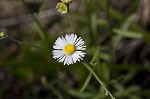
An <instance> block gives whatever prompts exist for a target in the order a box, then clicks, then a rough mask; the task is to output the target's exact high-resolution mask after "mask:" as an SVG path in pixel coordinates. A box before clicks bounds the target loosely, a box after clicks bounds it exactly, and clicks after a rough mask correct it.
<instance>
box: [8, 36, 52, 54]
mask: <svg viewBox="0 0 150 99" xmlns="http://www.w3.org/2000/svg"><path fill="white" fill-rule="evenodd" d="M6 38H7V39H9V40H11V41H13V42H16V43H18V44H19V45H20V46H29V47H33V48H37V49H40V50H45V51H48V52H49V51H50V50H48V49H45V48H41V47H39V46H37V45H33V44H30V43H26V42H22V41H19V40H17V39H14V38H12V37H9V36H6Z"/></svg>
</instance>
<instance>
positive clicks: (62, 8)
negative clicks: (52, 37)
mask: <svg viewBox="0 0 150 99" xmlns="http://www.w3.org/2000/svg"><path fill="white" fill-rule="evenodd" d="M56 9H57V11H58V12H60V13H62V14H65V13H67V12H68V8H67V5H66V4H64V3H62V2H61V3H58V4H57V6H56Z"/></svg>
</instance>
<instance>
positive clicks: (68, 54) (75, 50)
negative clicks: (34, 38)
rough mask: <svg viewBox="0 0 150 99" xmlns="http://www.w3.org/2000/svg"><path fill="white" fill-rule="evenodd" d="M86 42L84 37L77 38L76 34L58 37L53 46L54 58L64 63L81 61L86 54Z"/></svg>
mask: <svg viewBox="0 0 150 99" xmlns="http://www.w3.org/2000/svg"><path fill="white" fill-rule="evenodd" d="M84 44H85V42H84V41H83V40H82V38H81V37H79V38H77V35H76V34H66V35H65V37H63V36H62V37H58V38H57V40H56V42H55V43H54V46H53V48H54V50H53V58H54V59H57V60H58V61H59V62H64V65H65V64H67V65H70V64H74V63H76V62H77V61H79V62H80V60H83V57H84V55H85V54H86V53H84V52H83V51H84V50H86V46H85V45H84Z"/></svg>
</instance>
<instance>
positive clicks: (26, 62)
mask: <svg viewBox="0 0 150 99" xmlns="http://www.w3.org/2000/svg"><path fill="white" fill-rule="evenodd" d="M58 2H60V0H0V31H4V32H6V33H7V34H8V35H9V36H11V37H13V38H15V39H17V40H20V41H23V42H27V43H31V44H35V45H38V46H40V47H42V48H45V49H48V51H47V50H40V49H36V48H31V47H28V46H20V45H18V44H17V43H15V42H12V41H10V40H8V39H0V98H1V99H111V98H110V97H109V96H106V95H105V91H104V90H103V89H102V87H101V86H100V85H99V84H98V82H97V81H96V80H95V78H94V77H92V76H91V74H90V72H89V71H88V70H87V69H86V68H85V67H84V65H83V64H82V63H76V64H74V65H72V66H64V65H63V64H62V63H58V62H57V61H56V60H54V59H53V58H52V50H53V47H52V46H53V43H54V42H55V39H56V38H57V37H58V36H61V35H65V34H68V33H72V31H71V27H70V23H69V20H68V15H67V14H65V15H62V14H60V13H59V12H57V10H56V5H57V3H58ZM70 10H71V15H72V20H73V24H74V28H75V33H77V34H78V35H79V36H81V37H82V38H83V40H84V41H85V42H86V45H87V50H86V53H87V54H86V57H85V58H84V62H86V63H88V64H90V63H91V64H95V66H94V67H93V66H91V68H93V70H94V71H95V72H96V73H97V75H98V76H99V78H100V79H101V80H102V81H103V82H104V83H105V85H106V86H107V88H108V90H109V91H110V92H111V93H112V94H113V96H114V97H115V98H116V99H150V95H149V94H150V1H149V0H73V2H72V3H71V4H70ZM85 81H86V85H87V86H86V87H85V89H84V90H83V92H80V89H81V88H82V86H83V84H84V83H85Z"/></svg>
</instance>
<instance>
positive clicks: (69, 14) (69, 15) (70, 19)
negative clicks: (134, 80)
mask: <svg viewBox="0 0 150 99" xmlns="http://www.w3.org/2000/svg"><path fill="white" fill-rule="evenodd" d="M67 8H68V18H69V22H70V25H71V29H72V32H73V33H75V32H74V27H73V23H72V18H71V13H70V8H69V3H68V4H67Z"/></svg>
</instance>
